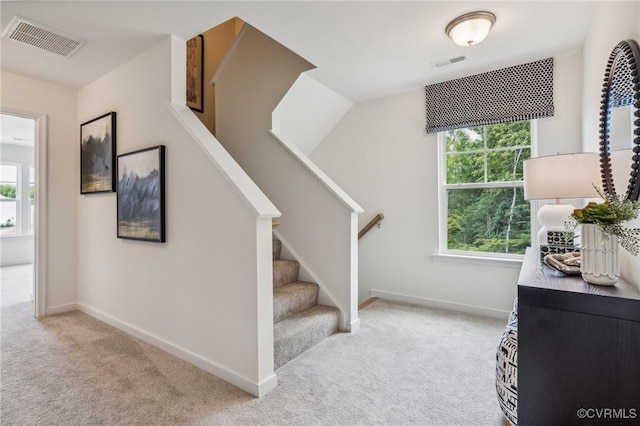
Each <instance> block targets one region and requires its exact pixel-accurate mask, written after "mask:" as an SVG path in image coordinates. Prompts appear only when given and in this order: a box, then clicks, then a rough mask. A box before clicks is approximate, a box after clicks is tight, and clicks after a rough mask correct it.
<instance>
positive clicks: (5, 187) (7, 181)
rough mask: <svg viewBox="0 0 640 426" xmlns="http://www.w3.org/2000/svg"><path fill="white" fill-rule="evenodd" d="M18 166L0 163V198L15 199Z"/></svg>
mask: <svg viewBox="0 0 640 426" xmlns="http://www.w3.org/2000/svg"><path fill="white" fill-rule="evenodd" d="M17 183H18V166H12V165H10V164H0V199H3V200H6V199H7V198H9V199H13V200H15V199H16V195H17V194H16V190H17V186H18V185H17Z"/></svg>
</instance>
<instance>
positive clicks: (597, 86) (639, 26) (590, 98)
mask: <svg viewBox="0 0 640 426" xmlns="http://www.w3.org/2000/svg"><path fill="white" fill-rule="evenodd" d="M612 22H614V23H615V24H614V25H612V24H611V23H612ZM628 39H633V40H635V41H636V42H638V43H640V3H639V2H637V1H629V2H621V1H616V2H596V3H595V9H594V11H593V20H592V21H591V25H590V27H589V32H588V35H587V38H586V40H585V43H584V85H583V99H584V102H583V106H582V114H583V121H582V131H583V134H584V139H583V150H584V151H585V152H597V151H598V149H599V131H600V127H599V124H600V122H599V119H600V101H601V99H602V81H603V78H604V72H605V69H606V65H607V61H608V60H609V55H610V54H611V51H612V50H613V48H614V47H615V46H616V44H618V43H619V42H620V41H622V40H628ZM629 172H630V170H629ZM614 183H615V184H616V189H617V190H618V191H620V190H621V189H622V188H623V187H624V186H623V185H622V184H621V183H616V182H614ZM628 226H631V227H640V219H637V220H635V221H633V222H630V223H629V224H628ZM620 273H621V275H622V276H623V277H624V278H626V279H627V280H628V281H629V282H632V283H633V284H635V285H636V286H637V287H638V288H640V256H635V257H634V256H631V255H630V254H629V253H628V252H627V251H626V250H624V249H623V248H620Z"/></svg>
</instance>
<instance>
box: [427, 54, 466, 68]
mask: <svg viewBox="0 0 640 426" xmlns="http://www.w3.org/2000/svg"><path fill="white" fill-rule="evenodd" d="M465 59H467V57H466V56H457V57H455V58H451V59H447V60H446V61H440V62H432V63H431V65H433V67H434V68H442V67H446V66H447V65H451V64H455V63H456V62H462V61H464V60H465Z"/></svg>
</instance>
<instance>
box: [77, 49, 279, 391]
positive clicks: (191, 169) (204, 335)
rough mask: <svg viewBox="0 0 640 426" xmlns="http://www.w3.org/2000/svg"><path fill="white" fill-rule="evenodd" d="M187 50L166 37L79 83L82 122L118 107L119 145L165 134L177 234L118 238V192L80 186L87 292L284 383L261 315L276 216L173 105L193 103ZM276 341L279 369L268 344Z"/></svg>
mask: <svg viewBox="0 0 640 426" xmlns="http://www.w3.org/2000/svg"><path fill="white" fill-rule="evenodd" d="M184 55H185V48H184V41H182V40H178V39H176V38H175V37H167V38H165V39H164V40H163V41H162V42H160V43H158V44H157V45H156V46H154V47H152V48H151V49H149V50H147V51H146V52H144V53H142V54H141V55H140V56H138V57H137V58H135V59H133V60H132V61H130V62H128V63H126V64H124V65H122V66H121V67H119V68H117V69H115V70H113V71H112V72H110V73H109V74H107V75H105V76H104V77H102V78H100V79H99V80H97V81H95V82H94V83H92V84H90V85H88V86H86V87H84V88H82V89H81V90H80V91H79V94H78V111H79V114H78V117H77V123H81V122H84V121H86V120H89V119H91V118H93V117H96V116H99V115H102V114H104V113H106V112H109V111H116V112H117V114H118V116H117V119H118V121H117V129H118V130H117V151H118V154H123V153H127V152H131V151H134V150H137V149H141V148H145V147H150V146H154V145H158V144H163V145H166V147H167V148H166V201H167V211H166V217H167V222H166V229H167V242H166V243H164V244H159V243H150V242H141V241H132V240H125V239H118V238H116V194H115V193H113V194H100V195H79V194H78V195H77V204H78V302H79V305H80V308H81V309H82V310H84V311H85V312H88V313H90V314H92V315H95V316H97V317H99V318H101V319H103V320H105V321H107V322H110V323H111V324H114V325H116V326H118V327H120V328H122V329H124V330H125V331H127V332H130V333H133V334H135V335H137V336H138V337H141V338H143V339H145V340H147V341H149V342H151V343H153V344H156V345H158V346H160V347H162V348H163V349H165V350H168V351H169V352H171V353H174V354H175V355H178V356H180V357H182V358H184V359H186V360H188V361H190V362H193V363H195V364H196V365H198V366H200V367H201V368H204V369H206V370H208V371H210V372H212V373H214V374H216V375H219V376H220V377H222V378H223V379H226V380H228V381H230V382H231V383H234V384H236V385H237V386H240V387H241V388H243V389H245V390H247V391H249V392H251V393H253V394H256V395H257V394H260V392H261V390H263V388H264V383H265V382H269V383H270V384H271V385H273V386H275V376H274V375H273V340H272V339H273V336H272V335H271V341H269V340H268V339H266V340H265V337H264V336H263V335H262V334H260V333H259V329H260V327H259V324H258V322H259V321H262V322H264V317H265V315H264V314H265V312H263V311H264V309H263V305H260V304H259V298H262V299H264V298H265V297H266V298H269V299H268V300H269V302H271V299H270V297H269V295H270V294H271V280H267V281H268V282H266V283H265V282H261V281H260V280H259V277H258V272H257V269H258V265H257V261H258V259H260V258H262V257H267V256H269V257H267V258H268V259H270V251H269V250H270V245H268V244H269V243H266V242H265V243H264V244H263V246H264V250H263V251H264V256H261V253H259V252H258V249H257V247H258V245H257V242H258V239H259V238H262V239H264V238H263V237H264V235H266V236H267V238H269V236H270V231H271V229H270V219H269V220H267V222H268V223H267V222H265V223H262V222H260V221H259V220H258V221H257V218H256V214H255V212H254V211H252V210H251V209H250V208H249V205H248V204H247V203H246V200H245V199H244V198H243V197H242V196H241V194H240V193H239V192H238V191H237V190H236V189H235V188H234V186H233V185H232V184H231V183H230V182H229V181H228V180H227V176H226V175H224V174H223V173H221V172H220V170H219V169H218V168H216V167H215V166H214V164H213V163H212V162H211V160H210V159H209V157H208V156H207V155H206V154H205V153H204V152H203V150H202V149H201V148H200V146H199V145H198V144H196V143H194V140H193V137H192V135H191V134H190V133H188V132H187V131H186V130H185V128H184V127H183V126H182V124H181V123H180V122H178V120H177V119H176V117H175V116H174V115H173V112H172V110H171V109H170V108H169V107H168V103H169V101H175V102H177V101H179V100H180V99H181V101H182V103H183V105H184V92H185V86H184V63H185V62H184V61H185V59H184V58H185V56H184ZM172 66H173V69H172ZM172 81H173V82H174V85H173V86H172V84H171V82H172ZM176 82H182V83H176ZM183 108H184V107H183ZM187 113H189V114H190V112H189V111H187ZM192 118H193V120H195V117H194V116H192ZM76 151H77V150H76ZM78 155H79V154H78ZM78 155H76V158H75V161H76V162H77V160H78V158H77V157H78ZM263 222H264V221H263ZM262 234H264V235H262ZM263 269H264V268H263ZM267 272H268V273H271V270H267ZM269 278H270V277H269ZM263 293H266V296H265V294H263ZM267 314H268V313H267ZM259 315H260V317H259ZM271 326H272V323H271ZM271 330H272V329H271ZM263 334H264V333H263ZM271 334H272V333H271ZM267 337H268V336H267ZM259 340H260V341H261V342H262V343H260V344H259V343H258V342H259ZM264 342H266V343H264ZM269 343H270V344H271V347H270V348H269V351H270V355H271V358H270V359H271V365H270V370H268V369H266V368H265V366H264V365H263V364H265V363H264V362H261V360H260V359H259V354H258V352H259V350H261V349H264V347H265V345H266V346H269ZM267 370H268V371H267Z"/></svg>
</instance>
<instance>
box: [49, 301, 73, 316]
mask: <svg viewBox="0 0 640 426" xmlns="http://www.w3.org/2000/svg"><path fill="white" fill-rule="evenodd" d="M77 310H78V304H77V303H68V304H66V305H59V306H52V307H50V308H47V315H58V314H64V313H66V312H72V311H77Z"/></svg>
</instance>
